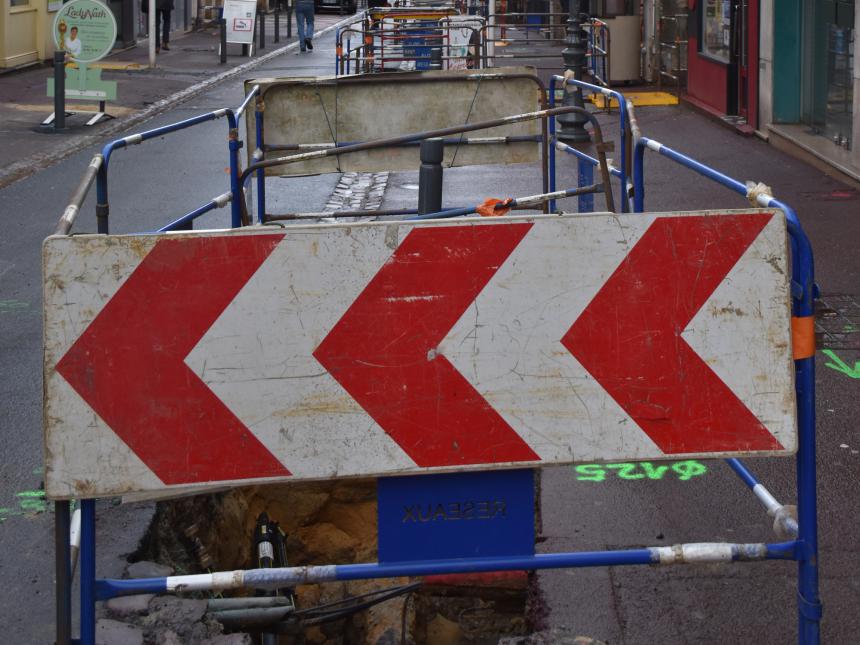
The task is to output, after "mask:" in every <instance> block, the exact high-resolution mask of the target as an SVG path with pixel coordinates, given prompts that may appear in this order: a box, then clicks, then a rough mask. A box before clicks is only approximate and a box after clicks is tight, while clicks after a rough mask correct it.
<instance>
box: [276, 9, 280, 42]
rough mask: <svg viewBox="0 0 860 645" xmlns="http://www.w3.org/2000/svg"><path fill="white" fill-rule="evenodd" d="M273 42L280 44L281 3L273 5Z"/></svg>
mask: <svg viewBox="0 0 860 645" xmlns="http://www.w3.org/2000/svg"><path fill="white" fill-rule="evenodd" d="M275 42H276V43H279V42H281V3H280V2H276V3H275Z"/></svg>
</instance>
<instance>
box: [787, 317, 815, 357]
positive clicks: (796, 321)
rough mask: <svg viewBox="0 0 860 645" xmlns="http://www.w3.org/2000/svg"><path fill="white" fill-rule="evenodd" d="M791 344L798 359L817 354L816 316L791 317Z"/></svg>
mask: <svg viewBox="0 0 860 645" xmlns="http://www.w3.org/2000/svg"><path fill="white" fill-rule="evenodd" d="M791 345H792V348H793V353H794V360H796V361H797V360H800V359H801V358H809V357H811V356H814V355H815V316H802V317H798V316H792V317H791Z"/></svg>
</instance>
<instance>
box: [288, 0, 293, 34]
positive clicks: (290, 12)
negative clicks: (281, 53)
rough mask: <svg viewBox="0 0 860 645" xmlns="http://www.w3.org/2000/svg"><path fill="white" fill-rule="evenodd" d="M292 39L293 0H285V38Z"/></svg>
mask: <svg viewBox="0 0 860 645" xmlns="http://www.w3.org/2000/svg"><path fill="white" fill-rule="evenodd" d="M292 37H293V0H287V38H292Z"/></svg>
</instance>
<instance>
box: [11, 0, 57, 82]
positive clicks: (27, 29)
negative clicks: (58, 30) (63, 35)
mask: <svg viewBox="0 0 860 645" xmlns="http://www.w3.org/2000/svg"><path fill="white" fill-rule="evenodd" d="M60 6H62V2H56V3H54V2H51V3H49V2H48V0H6V1H5V2H3V3H2V5H0V68H13V67H21V66H23V65H29V64H31V63H37V62H39V61H42V60H45V59H46V58H49V57H50V56H52V55H53V51H54V49H53V42H52V41H51V33H50V28H49V25H50V23H51V21H52V20H53V19H54V14H55V13H56V11H57V9H58V8H59V7H60Z"/></svg>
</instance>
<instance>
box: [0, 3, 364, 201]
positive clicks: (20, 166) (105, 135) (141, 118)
mask: <svg viewBox="0 0 860 645" xmlns="http://www.w3.org/2000/svg"><path fill="white" fill-rule="evenodd" d="M354 19H355V16H354V15H352V16H347V17H345V18H344V19H343V20H340V21H338V22H336V23H335V24H333V25H329V26H328V27H326V28H324V29H321V30H320V31H319V32H317V33H316V35H315V37H316V38H319V37H320V36H322V35H323V34H325V33H328V32H329V31H332V30H334V29H338V28H340V27H341V26H343V25H344V24H346V23H347V22H349V21H351V20H354ZM298 46H299V42H298V40H296V41H295V42H292V43H289V44H287V45H284V46H283V47H281V48H279V49H276V50H275V51H272V52H269V53H268V54H265V55H264V56H260V57H259V58H254V59H252V60H250V61H248V62H247V63H242V64H241V65H238V66H237V67H233V68H231V69H227V70H224V71H223V72H221V73H220V74H217V75H216V76H212V77H210V78H206V79H204V80H202V81H200V82H199V83H195V84H194V85H192V86H190V87H186V88H185V89H184V90H180V91H179V92H175V93H174V94H171V95H170V96H167V97H165V98H163V99H160V100H158V101H156V102H155V103H153V104H151V105H149V106H147V107H145V108H143V109H142V110H138V111H136V112H133V113H132V114H129V115H128V116H126V117H120V118H117V119H114V120H113V121H111V122H110V125H108V126H107V127H105V128H104V129H103V130H101V131H99V132H98V133H97V134H89V135H84V136H82V137H80V138H75V139H73V140H69V141H67V142H66V143H65V144H61V145H59V146H57V147H56V148H54V149H53V150H52V151H51V152H50V153H39V154H35V155H31V156H29V157H27V158H25V159H21V160H20V161H16V162H15V163H13V164H10V165H8V166H6V167H5V168H0V189H3V188H6V187H8V186H11V185H12V184H14V183H16V182H18V181H21V180H22V179H26V178H27V177H29V176H30V175H33V174H35V173H37V172H38V171H40V170H45V169H46V168H50V167H51V166H53V165H54V164H57V163H59V162H61V161H63V160H64V159H67V158H68V157H71V156H72V155H73V154H75V153H76V152H79V151H80V150H83V149H84V148H88V147H90V146H93V145H98V144H99V143H100V142H101V141H103V140H105V139H109V138H110V137H113V136H115V135H118V134H119V133H120V132H122V131H124V130H127V129H128V128H131V127H133V126H136V125H139V124H141V123H144V122H146V121H149V120H150V119H152V118H153V117H156V116H158V115H159V114H161V113H162V112H166V111H167V110H168V109H170V108H172V107H175V106H178V105H179V104H181V103H184V102H185V101H187V100H189V99H191V98H193V97H194V96H197V95H198V94H200V93H201V92H204V91H206V90H208V89H209V88H211V87H213V86H215V85H217V84H219V83H222V82H224V81H227V80H229V79H231V78H233V77H234V76H238V75H239V74H243V73H245V72H249V71H251V70H252V69H254V68H256V67H259V66H260V65H262V64H263V63H267V62H269V61H270V60H273V59H275V58H277V57H278V56H282V55H284V54H286V53H287V52H289V51H291V50H293V49H295V48H296V47H298Z"/></svg>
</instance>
